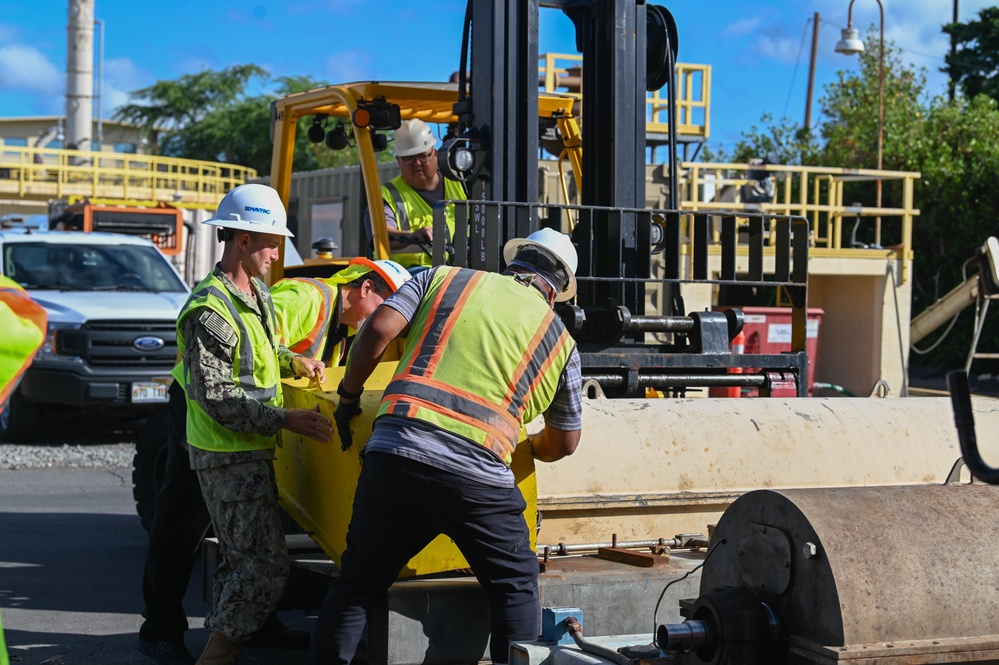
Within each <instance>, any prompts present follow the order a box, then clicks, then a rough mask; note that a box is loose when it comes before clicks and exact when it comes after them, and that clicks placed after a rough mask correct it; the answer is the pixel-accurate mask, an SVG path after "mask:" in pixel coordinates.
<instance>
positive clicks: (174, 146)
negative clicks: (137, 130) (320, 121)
mask: <svg viewBox="0 0 999 665" xmlns="http://www.w3.org/2000/svg"><path fill="white" fill-rule="evenodd" d="M254 79H256V80H258V81H259V82H260V83H261V84H263V83H266V82H267V81H268V74H267V72H266V71H264V70H263V69H261V68H259V67H257V66H255V65H237V66H233V67H229V68H226V69H223V70H222V71H219V72H214V71H202V72H199V73H197V74H186V75H184V76H181V77H180V78H179V79H177V80H176V81H157V82H156V83H155V84H153V85H152V86H149V87H148V88H143V89H141V90H136V91H135V92H133V93H132V94H131V100H132V101H131V102H130V103H129V104H127V105H125V106H123V107H121V108H120V109H119V110H118V111H117V112H116V114H115V118H116V119H118V120H122V121H125V122H132V123H135V124H138V125H140V126H142V127H143V128H145V129H146V131H147V132H148V133H149V135H150V136H151V137H152V141H151V143H152V145H153V146H154V154H162V155H167V156H172V157H184V158H187V159H201V160H206V161H221V162H227V163H230V164H239V165H240V166H247V167H250V168H253V169H256V170H257V173H259V174H261V175H267V174H269V173H270V164H271V155H272V149H273V146H272V145H271V141H270V103H271V101H272V100H273V99H275V98H276V97H281V96H284V95H288V94H292V93H295V92H302V91H305V90H311V89H313V88H318V87H321V86H324V85H326V83H324V82H322V81H316V80H313V79H312V78H310V77H307V76H284V77H279V78H277V79H275V81H274V82H273V85H272V86H271V89H272V90H273V92H270V93H268V94H260V95H256V96H250V95H248V94H247V93H246V88H247V86H248V85H249V84H250V82H251V81H253V80H254ZM310 124H311V119H308V118H306V119H303V120H302V121H300V123H299V130H298V132H297V135H296V147H295V162H294V169H295V170H298V171H305V170H310V169H316V168H322V167H323V166H324V163H323V160H322V159H321V158H320V150H322V151H324V152H329V151H328V150H327V149H326V148H325V146H322V147H321V148H320V149H317V147H316V146H313V145H312V144H311V143H309V142H308V139H307V138H306V130H307V129H308V126H309V125H310ZM320 145H321V144H320ZM345 152H346V151H345ZM355 161H356V158H355Z"/></svg>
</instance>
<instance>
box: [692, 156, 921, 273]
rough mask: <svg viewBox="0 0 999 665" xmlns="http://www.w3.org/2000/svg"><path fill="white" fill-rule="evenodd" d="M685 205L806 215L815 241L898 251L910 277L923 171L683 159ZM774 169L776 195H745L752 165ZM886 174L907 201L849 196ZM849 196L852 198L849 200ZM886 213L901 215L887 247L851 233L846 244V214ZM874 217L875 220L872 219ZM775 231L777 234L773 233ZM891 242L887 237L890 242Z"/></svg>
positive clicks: (831, 247)
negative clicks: (892, 204) (860, 242)
mask: <svg viewBox="0 0 999 665" xmlns="http://www.w3.org/2000/svg"><path fill="white" fill-rule="evenodd" d="M679 166H680V179H681V181H680V183H679V184H680V187H679V191H680V198H681V200H680V201H679V205H678V206H677V207H678V208H679V209H681V210H691V211H702V212H704V211H707V212H721V211H736V212H738V211H740V210H745V211H764V212H773V213H778V214H784V215H800V216H802V217H806V218H807V219H808V220H809V222H810V225H811V230H812V240H811V244H812V246H813V247H816V248H820V249H828V250H847V251H851V252H854V251H855V252H859V251H871V252H876V253H879V254H887V255H893V256H895V257H897V258H898V259H900V260H901V264H902V265H901V275H902V277H901V279H902V281H903V282H904V281H906V280H907V279H908V261H909V260H910V259H912V258H913V254H912V232H913V231H912V225H913V221H914V219H915V217H916V216H917V215H919V210H918V209H917V208H915V207H914V202H913V191H914V188H915V182H916V180H918V179H919V178H920V174H919V173H918V172H914V171H885V170H881V171H879V170H875V169H846V168H838V167H831V166H795V165H767V166H761V165H753V166H750V165H748V164H712V163H705V162H682V163H681V164H680V165H679ZM750 170H753V171H768V172H769V173H770V175H771V177H772V178H773V179H774V181H775V187H774V197H773V201H772V202H769V203H753V202H747V201H744V200H743V199H744V193H745V190H744V187H745V186H747V185H751V184H752V183H753V182H755V180H754V179H751V178H749V173H748V172H749V171H750ZM876 180H881V181H882V183H883V187H884V188H885V190H886V191H888V192H892V191H893V190H897V198H898V199H899V200H901V207H897V208H889V207H881V208H877V207H874V206H867V205H864V202H863V201H859V200H858V198H859V197H860V195H859V194H855V193H851V198H850V199H845V198H844V197H845V195H846V194H845V193H846V186H847V185H848V184H850V183H859V182H873V181H876ZM844 201H848V203H844ZM877 217H882V218H884V219H885V221H886V222H888V221H890V220H892V219H896V220H898V226H897V230H896V228H895V227H894V226H889V227H888V228H889V229H891V231H890V233H891V234H897V237H894V235H891V236H890V238H891V239H890V241H889V242H891V243H892V244H890V245H888V246H886V247H870V246H866V247H854V246H851V244H850V234H849V233H847V239H846V241H845V243H846V244H845V245H844V238H843V235H844V234H843V225H844V218H846V219H856V220H857V223H862V222H863V220H865V219H868V218H877ZM872 223H873V221H872ZM773 237H774V236H773V235H771V238H773ZM887 244H888V243H886V245H887Z"/></svg>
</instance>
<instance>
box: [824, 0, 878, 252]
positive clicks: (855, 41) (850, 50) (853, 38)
mask: <svg viewBox="0 0 999 665" xmlns="http://www.w3.org/2000/svg"><path fill="white" fill-rule="evenodd" d="M854 2H856V0H850V8H849V10H848V12H847V19H846V29H845V30H843V33H842V39H840V40H839V42H837V43H836V52H837V53H842V54H844V55H854V54H857V53H862V52H863V51H864V42H862V41H861V40H860V37H859V36H858V33H857V30H855V29H854V27H853V3H854ZM877 3H878V9H879V10H880V13H881V42H880V53H879V55H878V171H880V170H881V168H882V155H883V149H884V134H885V8H884V5H882V4H881V0H877ZM876 185H877V206H878V209H879V210H880V209H881V176H880V175H879V176H878V179H877V183H876ZM874 245H875V246H876V247H881V215H880V214H879V215H878V217H877V220H876V221H875V226H874Z"/></svg>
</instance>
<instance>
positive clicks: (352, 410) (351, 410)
mask: <svg viewBox="0 0 999 665" xmlns="http://www.w3.org/2000/svg"><path fill="white" fill-rule="evenodd" d="M360 412H361V400H359V399H358V400H354V401H353V402H350V403H347V402H345V401H344V400H342V399H341V400H340V403H339V404H337V405H336V409H335V410H334V411H333V420H334V421H336V431H337V434H339V435H340V450H347V448H350V447H351V446H352V445H353V444H354V435H353V434H351V433H350V421H351V419H352V418H353V417H354V416H356V415H357V414H359V413H360Z"/></svg>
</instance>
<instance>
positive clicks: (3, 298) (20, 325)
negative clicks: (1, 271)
mask: <svg viewBox="0 0 999 665" xmlns="http://www.w3.org/2000/svg"><path fill="white" fill-rule="evenodd" d="M48 318H49V317H48V313H47V312H46V311H45V308H44V307H42V306H41V305H39V304H38V303H36V302H35V301H34V300H32V299H31V298H29V297H28V294H27V292H25V290H24V289H23V288H21V285H20V284H18V283H17V282H15V281H14V280H12V279H9V278H7V277H4V276H2V275H0V330H2V331H3V334H2V337H0V405H2V404H3V402H4V400H6V399H7V397H8V396H9V395H10V392H11V391H12V390H13V389H14V384H16V383H17V380H18V378H20V376H21V375H22V374H24V371H25V370H26V369H28V365H30V364H31V360H32V358H34V356H35V351H37V350H38V347H40V346H41V345H42V342H44V341H45V330H46V326H47V325H48Z"/></svg>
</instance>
